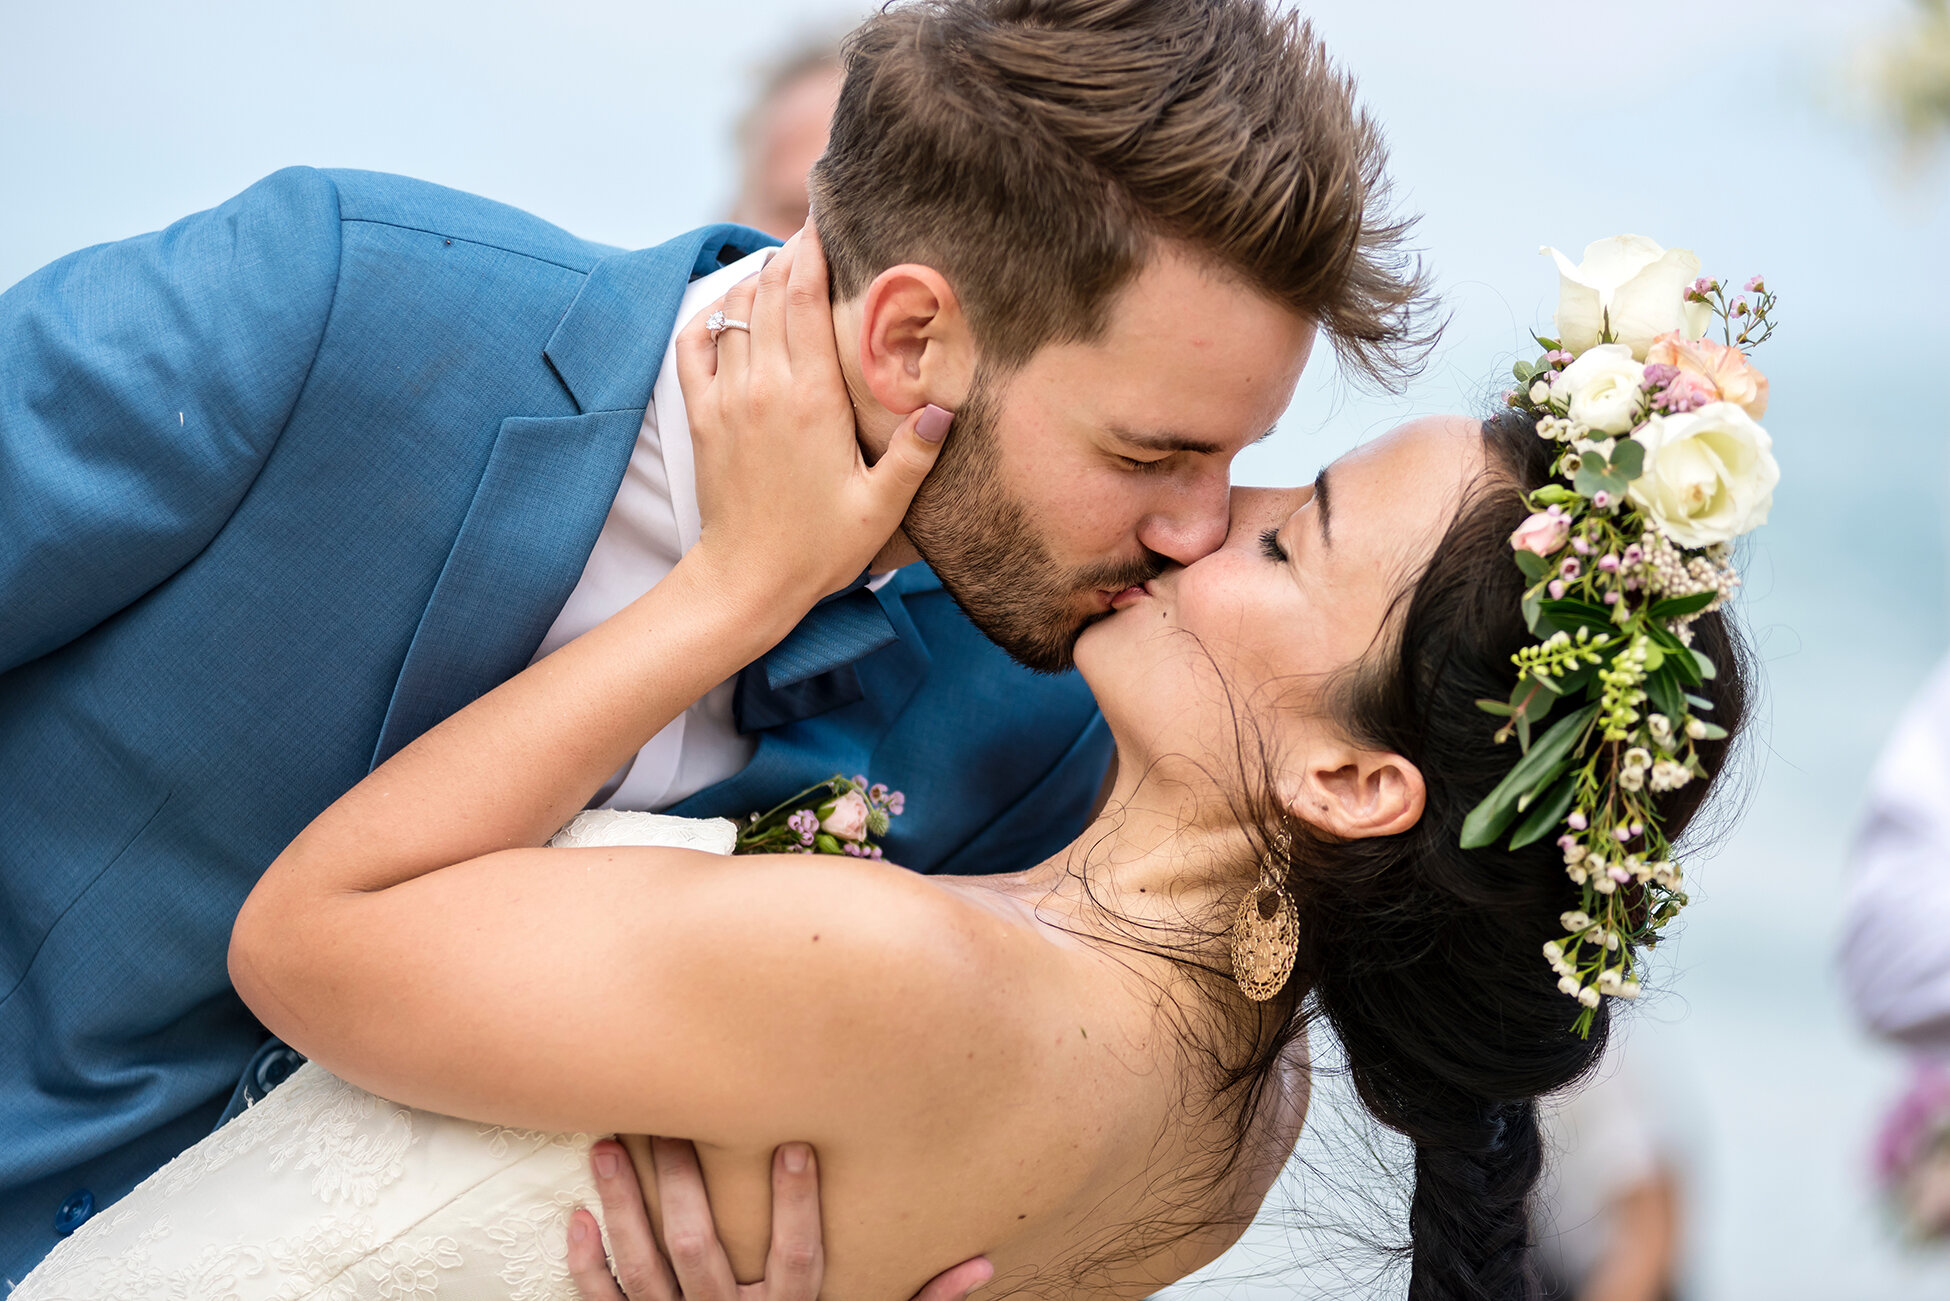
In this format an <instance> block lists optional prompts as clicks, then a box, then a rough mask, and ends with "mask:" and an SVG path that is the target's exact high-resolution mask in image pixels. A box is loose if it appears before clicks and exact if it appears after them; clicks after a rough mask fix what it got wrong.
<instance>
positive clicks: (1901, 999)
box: [1842, 660, 1950, 1049]
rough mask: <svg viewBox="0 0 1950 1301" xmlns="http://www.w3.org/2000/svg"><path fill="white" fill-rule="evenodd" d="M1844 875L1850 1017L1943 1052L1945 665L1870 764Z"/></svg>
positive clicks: (1949, 902) (1948, 698)
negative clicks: (1861, 817)
mask: <svg viewBox="0 0 1950 1301" xmlns="http://www.w3.org/2000/svg"><path fill="white" fill-rule="evenodd" d="M1852 867H1853V874H1852V878H1851V880H1850V882H1849V892H1848V910H1847V916H1846V919H1845V922H1844V926H1843V932H1842V973H1843V976H1844V977H1845V979H1846V982H1847V985H1848V991H1849V995H1850V996H1851V998H1853V1000H1854V1002H1855V1009H1856V1011H1857V1013H1859V1014H1860V1015H1861V1017H1862V1018H1863V1019H1864V1020H1865V1021H1867V1022H1868V1024H1869V1025H1870V1026H1871V1027H1872V1028H1873V1029H1875V1030H1878V1031H1880V1032H1881V1033H1883V1034H1885V1035H1889V1036H1891V1037H1893V1038H1896V1039H1900V1040H1902V1041H1904V1042H1906V1043H1908V1044H1911V1045H1912V1046H1915V1047H1918V1048H1930V1049H1950V660H1946V661H1945V662H1944V663H1943V664H1941V665H1939V666H1938V668H1937V670H1936V673H1935V675H1934V676H1933V677H1932V678H1931V679H1930V682H1929V685H1928V686H1926V687H1925V688H1924V689H1923V692H1922V694H1921V695H1920V696H1918V697H1917V698H1916V699H1915V700H1914V701H1912V702H1911V703H1910V705H1909V707H1908V708H1907V709H1905V710H1904V711H1903V715H1902V718H1901V719H1900V720H1899V721H1898V722H1897V725H1896V730H1895V732H1894V733H1893V734H1892V735H1891V736H1890V738H1889V741H1888V743H1887V745H1886V746H1885V747H1884V749H1883V752H1882V757H1881V758H1880V759H1878V760H1877V761H1876V767H1875V773H1874V775H1873V777H1872V778H1871V779H1870V786H1869V812H1868V818H1867V820H1866V821H1865V823H1864V825H1863V827H1862V830H1861V832H1860V834H1859V835H1858V836H1857V838H1856V844H1855V852H1854V855H1853V863H1852Z"/></svg>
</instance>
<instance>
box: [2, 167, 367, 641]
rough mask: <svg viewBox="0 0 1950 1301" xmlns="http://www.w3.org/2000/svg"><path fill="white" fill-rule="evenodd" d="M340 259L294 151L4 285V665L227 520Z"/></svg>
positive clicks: (304, 362)
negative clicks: (187, 205)
mask: <svg viewBox="0 0 1950 1301" xmlns="http://www.w3.org/2000/svg"><path fill="white" fill-rule="evenodd" d="M338 274H339V212H338V197H337V193H336V191H335V190H334V188H333V186H332V183H331V181H330V180H328V179H327V178H326V177H325V176H324V175H323V174H321V173H319V172H315V171H311V170H309V169H303V168H293V169H289V170H287V171H283V172H279V173H277V174H276V175H274V176H271V177H268V178H266V179H265V180H263V181H260V182H259V183H258V184H256V185H254V186H252V187H251V188H250V189H249V190H246V191H245V192H244V193H243V194H240V195H238V196H237V197H236V198H234V199H232V200H230V201H229V202H228V203H225V204H223V205H222V206H221V207H218V208H213V209H211V210H210V211H208V212H201V213H198V214H196V215H195V216H192V217H187V218H185V219H184V220H182V221H179V222H177V223H176V224H175V225H173V226H171V227H169V228H168V229H167V230H162V231H158V232H156V233H155V234H151V235H143V236H140V237H138V238H135V239H130V240H124V241H122V242H120V243H116V244H104V245H100V246H98V247H96V248H91V249H84V250H82V251H81V252H79V253H75V254H72V255H70V256H68V257H65V258H63V259H61V260H60V261H59V262H55V263H53V264H52V265H50V266H47V267H43V268H42V269H41V270H40V271H37V272H35V273H34V274H33V275H31V276H29V277H28V278H27V279H25V280H23V281H21V282H20V283H19V284H17V285H15V286H14V287H13V288H12V289H10V290H8V291H7V292H6V293H5V294H0V673H4V672H6V671H7V670H9V669H12V668H14V667H15V666H17V665H20V664H23V663H25V662H27V661H28V660H31V659H34V658H36V657H38V656H40V655H44V654H46V653H47V652H48V651H50V650H53V649H54V648H56V647H58V646H61V645H64V644H65V643H67V642H69V641H72V640H73V639H74V638H76V637H78V636H80V635H81V634H83V633H85V632H86V631H88V630H89V629H90V628H92V627H94V626H95V625H96V624H98V623H100V622H102V621H103V620H104V619H107V618H108V617H110V616H111V615H113V614H114V613H115V612H116V611H118V610H121V609H122V608H124V607H125V606H127V605H129V604H131V603H132V602H134V601H136V600H138V599H139V598H140V597H141V596H142V595H143V594H144V593H146V592H148V591H149V590H150V589H152V588H154V587H156V586H157V585H158V584H160V583H162V582H163V581H165V580H166V579H168V578H169V576H170V575H171V574H173V573H175V572H176V571H177V570H178V569H180V568H181V567H182V566H183V565H184V564H186V563H188V562H189V561H190V560H191V559H193V558H194V557H195V556H196V554H197V553H198V552H199V551H200V550H202V548H203V547H205V546H206V545H208V543H209V542H210V540H211V539H212V538H214V537H215V536H216V535H217V533H218V531H219V530H221V529H222V528H223V526H224V523H225V521H227V520H228V519H229V518H230V515H231V513H232V512H233V511H234V510H235V509H236V507H237V503H238V502H239V501H241V500H242V499H243V496H244V494H245V492H247V491H248V490H249V488H250V485H251V482H252V481H253V479H254V478H255V477H256V475H257V472H258V470H259V469H260V468H261V467H262V465H263V463H264V459H265V458H266V457H267V456H268V455H269V454H270V451H271V448H272V447H273V445H274V444H275V443H276V441H277V438H278V435H279V433H280V432H282V430H283V428H284V426H285V423H286V421H287V420H288V419H289V418H290V415H291V411H292V408H293V406H294V405H295V404H296V402H297V400H298V394H299V392H300V390H301V389H302V388H303V387H304V383H305V378H306V376H307V375H308V374H309V372H310V368H311V363H312V359H313V358H314V357H315V356H316V355H317V352H318V348H319V343H320V340H321V339H322V337H323V335H324V331H325V322H326V318H327V317H328V316H329V314H330V312H331V306H332V297H333V293H334V291H335V288H336V286H337V283H338Z"/></svg>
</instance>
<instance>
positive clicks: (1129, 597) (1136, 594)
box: [1110, 583, 1151, 610]
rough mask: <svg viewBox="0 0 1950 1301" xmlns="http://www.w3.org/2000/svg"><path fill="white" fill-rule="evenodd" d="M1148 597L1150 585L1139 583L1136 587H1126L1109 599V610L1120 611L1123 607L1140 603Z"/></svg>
mask: <svg viewBox="0 0 1950 1301" xmlns="http://www.w3.org/2000/svg"><path fill="white" fill-rule="evenodd" d="M1149 595H1151V584H1149V583H1139V584H1138V585H1137V586H1136V587H1127V588H1125V589H1124V590H1123V591H1121V592H1118V593H1117V594H1116V595H1114V596H1112V597H1111V598H1110V608H1111V609H1113V610H1122V609H1123V608H1124V607H1125V606H1127V605H1132V604H1134V603H1136V602H1138V601H1141V600H1143V599H1144V598H1145V597H1147V596H1149Z"/></svg>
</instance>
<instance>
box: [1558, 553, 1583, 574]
mask: <svg viewBox="0 0 1950 1301" xmlns="http://www.w3.org/2000/svg"><path fill="white" fill-rule="evenodd" d="M1559 572H1561V573H1562V574H1563V575H1564V577H1565V578H1567V579H1573V578H1576V577H1577V576H1578V575H1579V574H1582V573H1583V572H1584V566H1583V565H1582V564H1581V563H1579V561H1578V558H1577V557H1576V556H1566V557H1564V563H1563V564H1562V565H1561V566H1559Z"/></svg>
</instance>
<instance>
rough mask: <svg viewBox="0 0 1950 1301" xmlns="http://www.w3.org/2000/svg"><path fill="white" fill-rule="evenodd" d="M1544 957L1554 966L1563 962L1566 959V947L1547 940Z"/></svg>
mask: <svg viewBox="0 0 1950 1301" xmlns="http://www.w3.org/2000/svg"><path fill="white" fill-rule="evenodd" d="M1544 956H1545V957H1546V958H1548V959H1550V961H1551V962H1552V963H1553V964H1555V963H1558V962H1561V961H1563V959H1564V946H1563V945H1561V944H1559V943H1558V942H1557V941H1556V940H1545V941H1544Z"/></svg>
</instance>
